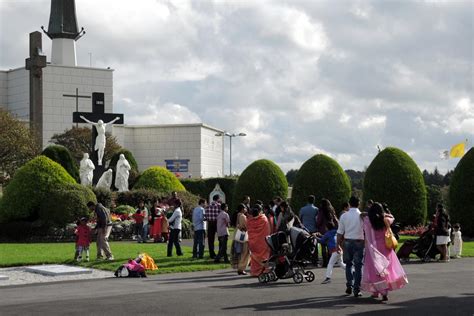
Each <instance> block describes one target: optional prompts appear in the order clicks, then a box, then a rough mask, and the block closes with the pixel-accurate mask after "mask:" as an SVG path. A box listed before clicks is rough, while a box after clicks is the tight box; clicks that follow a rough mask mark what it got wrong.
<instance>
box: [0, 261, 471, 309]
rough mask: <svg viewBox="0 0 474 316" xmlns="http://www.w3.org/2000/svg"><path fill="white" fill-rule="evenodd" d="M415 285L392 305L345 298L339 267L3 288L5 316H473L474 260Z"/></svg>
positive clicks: (0, 300) (416, 266) (418, 277)
mask: <svg viewBox="0 0 474 316" xmlns="http://www.w3.org/2000/svg"><path fill="white" fill-rule="evenodd" d="M404 268H405V269H406V271H407V273H408V278H409V281H410V284H409V285H408V286H407V287H406V288H404V289H402V290H400V291H396V292H394V293H391V295H390V301H389V303H388V304H385V303H381V302H380V301H377V300H374V299H371V298H370V297H368V296H367V295H366V296H364V297H362V298H359V299H357V298H353V297H351V296H349V297H348V296H346V295H344V290H345V285H344V284H345V280H344V275H343V273H342V271H340V269H336V270H335V271H334V275H333V282H332V283H330V284H326V285H322V284H320V283H321V281H322V280H323V276H324V269H316V270H314V271H315V273H316V277H317V279H316V280H315V281H314V282H313V283H307V282H306V281H305V282H304V283H302V284H299V285H298V284H294V283H293V281H292V280H279V281H277V282H275V283H270V284H265V285H262V284H259V283H258V282H257V280H256V279H255V278H251V277H242V276H238V275H237V274H236V273H235V271H230V270H219V271H206V272H195V273H180V274H168V275H158V276H153V277H150V278H147V279H131V278H123V279H116V278H110V279H101V280H83V281H69V282H56V283H43V284H33V285H20V286H6V287H2V289H1V293H2V294H1V295H0V311H1V314H2V315H28V314H32V313H33V312H34V313H35V314H48V315H64V314H68V315H84V314H91V315H126V314H128V315H132V314H133V315H149V314H159V315H204V314H206V315H226V314H228V315H249V314H250V315H252V314H255V313H258V314H268V315H288V314H298V315H318V316H319V315H338V316H340V315H370V316H372V315H376V316H377V315H381V316H382V315H383V316H387V315H402V314H403V315H430V316H433V315H469V316H472V315H473V314H474V305H473V304H472V302H473V301H474V286H473V284H474V258H465V259H460V260H452V261H451V262H450V263H448V264H443V263H427V264H420V263H411V264H406V265H404Z"/></svg>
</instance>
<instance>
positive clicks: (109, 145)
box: [51, 127, 122, 162]
mask: <svg viewBox="0 0 474 316" xmlns="http://www.w3.org/2000/svg"><path fill="white" fill-rule="evenodd" d="M105 139H106V144H105V152H104V159H103V160H104V162H105V161H109V160H110V159H111V158H112V156H113V154H114V153H115V152H117V151H119V150H120V149H122V147H121V146H120V145H119V144H118V143H117V139H116V138H115V137H114V136H112V134H110V133H109V132H106V133H105ZM51 142H53V143H55V144H57V145H62V146H64V147H66V148H67V149H69V151H70V152H71V154H72V155H73V157H74V158H75V159H76V160H77V161H80V160H81V159H82V156H83V155H84V153H91V152H92V151H93V148H92V130H91V129H90V128H89V127H73V128H71V129H68V130H66V131H64V132H63V133H61V134H54V135H53V137H51Z"/></svg>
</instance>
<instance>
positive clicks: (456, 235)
mask: <svg viewBox="0 0 474 316" xmlns="http://www.w3.org/2000/svg"><path fill="white" fill-rule="evenodd" d="M453 229H454V232H453V240H452V242H451V247H452V252H451V254H452V258H456V259H459V258H461V253H462V234H461V225H460V224H459V223H456V224H454V226H453Z"/></svg>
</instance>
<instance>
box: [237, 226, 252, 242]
mask: <svg viewBox="0 0 474 316" xmlns="http://www.w3.org/2000/svg"><path fill="white" fill-rule="evenodd" d="M234 240H235V241H236V242H241V243H244V242H247V241H249V236H248V234H247V232H244V231H241V230H240V229H237V230H236V231H235V236H234Z"/></svg>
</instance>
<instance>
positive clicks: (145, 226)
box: [141, 224, 148, 242]
mask: <svg viewBox="0 0 474 316" xmlns="http://www.w3.org/2000/svg"><path fill="white" fill-rule="evenodd" d="M141 237H142V241H143V242H146V241H147V240H148V224H143V229H142V231H141Z"/></svg>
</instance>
